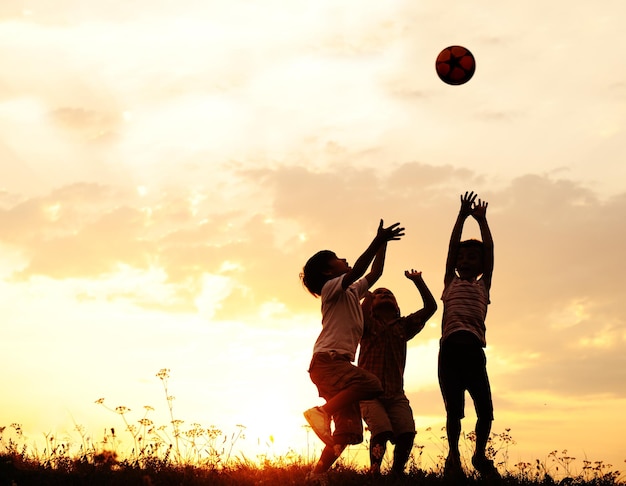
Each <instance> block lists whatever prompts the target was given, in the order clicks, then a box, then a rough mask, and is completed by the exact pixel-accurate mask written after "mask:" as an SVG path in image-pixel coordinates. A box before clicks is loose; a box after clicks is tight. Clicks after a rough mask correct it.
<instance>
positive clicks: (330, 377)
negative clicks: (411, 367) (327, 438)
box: [309, 351, 382, 444]
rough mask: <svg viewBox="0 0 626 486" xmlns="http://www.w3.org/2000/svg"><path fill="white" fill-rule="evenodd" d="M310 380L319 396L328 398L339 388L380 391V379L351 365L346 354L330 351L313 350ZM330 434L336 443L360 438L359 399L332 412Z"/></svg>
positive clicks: (376, 393) (368, 391)
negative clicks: (332, 427) (332, 424)
mask: <svg viewBox="0 0 626 486" xmlns="http://www.w3.org/2000/svg"><path fill="white" fill-rule="evenodd" d="M309 374H310V377H311V381H312V382H313V383H315V386H317V390H318V392H319V396H320V397H322V398H324V399H325V400H327V401H328V400H330V399H331V398H333V397H334V396H335V395H337V394H338V393H339V392H340V391H343V390H345V389H347V388H353V387H358V388H360V391H362V392H363V393H366V394H369V393H371V396H372V397H375V396H377V395H379V394H380V393H382V385H381V384H380V380H379V379H378V378H377V377H376V376H375V375H374V374H372V373H370V372H369V371H366V370H364V369H362V368H358V367H356V366H354V365H353V364H352V363H351V362H350V358H349V357H348V356H346V355H342V354H338V353H335V352H333V351H331V352H328V353H315V354H314V355H313V359H312V360H311V365H310V367H309ZM333 422H334V425H335V428H334V430H333V438H334V439H335V442H336V443H338V444H360V443H361V442H363V422H362V420H361V409H360V407H359V402H355V403H353V404H351V405H349V406H347V407H345V408H342V409H341V410H339V411H337V413H335V414H334V415H333Z"/></svg>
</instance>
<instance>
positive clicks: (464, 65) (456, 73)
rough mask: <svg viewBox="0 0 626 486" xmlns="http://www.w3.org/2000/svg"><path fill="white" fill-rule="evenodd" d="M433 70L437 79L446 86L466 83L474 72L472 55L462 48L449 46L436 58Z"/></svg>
mask: <svg viewBox="0 0 626 486" xmlns="http://www.w3.org/2000/svg"><path fill="white" fill-rule="evenodd" d="M435 69H436V70H437V75H438V76H439V78H440V79H441V80H442V81H443V82H444V83H447V84H452V85H459V84H464V83H467V82H468V81H469V80H470V79H472V76H474V72H475V71H476V60H475V59H474V55H473V54H472V53H471V52H470V51H469V50H468V49H467V48H465V47H463V46H449V47H446V48H445V49H444V50H443V51H441V52H440V53H439V55H438V56H437V60H436V61H435Z"/></svg>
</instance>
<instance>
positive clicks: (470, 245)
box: [459, 238, 485, 263]
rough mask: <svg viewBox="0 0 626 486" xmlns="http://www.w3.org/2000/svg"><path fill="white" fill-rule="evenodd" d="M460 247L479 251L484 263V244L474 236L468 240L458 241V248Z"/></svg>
mask: <svg viewBox="0 0 626 486" xmlns="http://www.w3.org/2000/svg"><path fill="white" fill-rule="evenodd" d="M461 249H475V250H478V252H479V253H480V260H481V262H483V263H484V261H485V244H484V243H483V242H482V241H480V240H477V239H475V238H471V239H469V240H465V241H461V242H460V243H459V250H461Z"/></svg>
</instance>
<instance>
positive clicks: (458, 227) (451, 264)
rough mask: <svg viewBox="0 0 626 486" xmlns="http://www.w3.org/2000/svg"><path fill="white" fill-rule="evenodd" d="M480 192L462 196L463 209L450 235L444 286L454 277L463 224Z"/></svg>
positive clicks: (466, 193)
mask: <svg viewBox="0 0 626 486" xmlns="http://www.w3.org/2000/svg"><path fill="white" fill-rule="evenodd" d="M477 196H478V194H474V191H472V192H469V193H468V192H467V191H466V192H465V194H464V195H462V196H461V209H460V210H459V215H458V216H457V218H456V222H455V223H454V227H453V228H452V235H451V236H450V245H449V246H448V258H447V260H446V274H445V276H444V278H443V283H444V286H446V287H447V286H448V284H449V283H450V282H451V281H452V279H453V278H454V275H455V273H454V270H455V268H456V257H457V253H458V252H459V243H460V242H461V234H462V233H463V224H464V223H465V220H466V219H467V217H468V216H469V215H470V214H472V206H473V204H474V201H475V200H476V197H477Z"/></svg>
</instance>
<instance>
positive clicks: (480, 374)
mask: <svg viewBox="0 0 626 486" xmlns="http://www.w3.org/2000/svg"><path fill="white" fill-rule="evenodd" d="M438 375H439V387H440V388H441V394H442V396H443V401H444V404H445V407H446V413H447V415H448V417H449V418H455V419H462V418H463V417H465V390H467V391H468V392H469V394H470V396H471V397H472V400H473V401H474V408H475V410H476V417H477V418H479V419H484V420H493V402H492V399H491V387H490V385H489V377H488V376H487V358H486V356H485V351H484V349H483V347H482V346H481V344H480V341H478V338H476V337H475V336H474V335H473V334H471V333H469V332H464V331H458V332H455V333H454V334H452V335H450V336H449V337H448V338H447V339H446V340H445V341H444V342H443V343H441V346H440V348H439V366H438Z"/></svg>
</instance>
